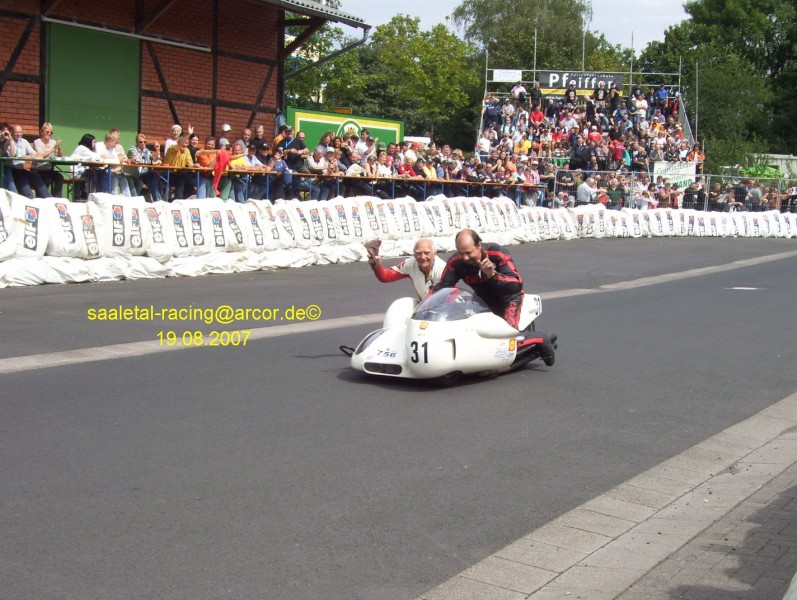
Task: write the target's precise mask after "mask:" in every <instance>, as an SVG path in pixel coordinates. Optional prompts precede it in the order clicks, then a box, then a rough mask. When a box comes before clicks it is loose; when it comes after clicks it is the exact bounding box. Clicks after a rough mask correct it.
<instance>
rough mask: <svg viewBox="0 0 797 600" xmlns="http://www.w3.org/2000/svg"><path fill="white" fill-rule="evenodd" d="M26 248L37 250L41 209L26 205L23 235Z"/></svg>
mask: <svg viewBox="0 0 797 600" xmlns="http://www.w3.org/2000/svg"><path fill="white" fill-rule="evenodd" d="M23 240H24V242H25V248H27V249H28V250H35V249H36V246H37V245H38V243H39V209H38V208H36V207H35V206H25V232H24V236H23Z"/></svg>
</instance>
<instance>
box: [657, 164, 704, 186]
mask: <svg viewBox="0 0 797 600" xmlns="http://www.w3.org/2000/svg"><path fill="white" fill-rule="evenodd" d="M696 172H697V163H696V162H667V161H666V160H657V161H656V162H654V163H653V176H654V177H658V176H659V175H661V176H662V177H664V178H665V179H668V180H669V181H670V183H677V184H678V187H679V188H680V189H684V188H685V187H687V186H688V185H689V184H690V183H692V182H693V181H694V180H695V173H696Z"/></svg>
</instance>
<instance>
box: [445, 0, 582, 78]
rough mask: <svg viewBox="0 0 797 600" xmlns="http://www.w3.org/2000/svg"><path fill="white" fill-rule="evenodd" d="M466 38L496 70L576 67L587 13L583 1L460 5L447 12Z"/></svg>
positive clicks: (481, 0)
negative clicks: (497, 67) (488, 58)
mask: <svg viewBox="0 0 797 600" xmlns="http://www.w3.org/2000/svg"><path fill="white" fill-rule="evenodd" d="M452 17H453V22H454V24H455V26H457V27H458V28H460V29H461V30H462V32H463V33H464V37H465V38H466V39H470V40H474V42H476V43H477V44H479V45H480V46H481V47H482V48H483V49H484V50H485V51H487V52H489V55H490V64H494V65H501V68H509V69H513V68H514V69H521V68H522V69H529V68H532V67H533V66H534V32H535V30H536V32H537V68H538V69H559V68H571V67H572V66H573V65H578V64H581V54H582V52H581V50H582V48H581V46H582V32H583V31H584V30H585V29H587V28H588V23H589V21H590V20H591V18H592V8H591V4H590V2H589V1H588V0H564V1H563V0H512V1H507V0H463V2H462V3H461V4H460V5H459V6H458V7H457V8H456V9H455V10H454V12H453V13H452Z"/></svg>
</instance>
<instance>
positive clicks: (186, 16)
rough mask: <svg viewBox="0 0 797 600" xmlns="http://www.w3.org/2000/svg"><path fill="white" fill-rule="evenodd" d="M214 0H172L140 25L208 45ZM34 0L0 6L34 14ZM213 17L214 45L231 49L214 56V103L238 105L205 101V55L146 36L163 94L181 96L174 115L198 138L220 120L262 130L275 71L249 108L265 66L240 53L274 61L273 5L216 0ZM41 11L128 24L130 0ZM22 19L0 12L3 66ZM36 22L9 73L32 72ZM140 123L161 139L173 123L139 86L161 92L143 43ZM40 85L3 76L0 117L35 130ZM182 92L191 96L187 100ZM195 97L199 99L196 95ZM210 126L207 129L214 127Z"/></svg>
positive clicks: (151, 5)
mask: <svg viewBox="0 0 797 600" xmlns="http://www.w3.org/2000/svg"><path fill="white" fill-rule="evenodd" d="M215 1H216V0H178V1H177V2H175V3H174V4H172V5H171V6H170V7H169V8H168V9H167V10H165V11H164V12H163V14H161V15H160V16H159V17H158V19H157V20H155V21H154V22H153V23H152V24H151V25H150V26H149V27H147V28H146V30H144V31H143V32H142V34H143V35H147V36H152V37H166V38H169V39H172V40H179V41H184V42H186V43H188V44H192V45H197V46H204V47H211V46H212V45H213V19H214V11H213V7H214V2H215ZM161 3H162V0H144V2H143V3H142V7H143V13H144V15H147V14H150V11H152V10H154V9H155V8H156V7H158V6H160V5H161ZM39 6H40V2H39V1H38V0H0V11H2V10H6V11H13V12H15V13H25V14H33V15H36V14H38V11H39ZM218 7H219V18H218V23H217V29H218V39H219V50H220V51H221V52H227V53H234V54H236V55H238V56H236V57H230V56H223V57H219V58H218V71H217V84H216V89H217V94H216V99H217V100H218V101H220V102H228V103H235V104H237V105H243V106H217V107H216V110H215V123H214V110H213V107H212V105H211V103H212V101H213V99H214V98H213V77H212V76H213V58H212V55H211V54H210V53H208V52H201V51H196V50H190V49H184V48H180V47H176V46H170V45H166V44H158V43H153V45H152V47H153V49H154V54H155V57H156V59H157V61H158V63H159V65H160V68H161V71H162V73H163V76H164V79H165V83H166V88H167V89H168V91H169V93H170V94H174V95H177V96H182V97H183V99H180V100H175V101H174V102H173V105H174V108H175V110H176V113H177V122H179V123H180V124H181V125H183V126H185V125H187V124H189V123H190V124H191V125H193V126H194V130H195V131H197V133H199V134H200V136H201V137H202V138H204V137H205V136H206V135H209V134H218V133H220V127H221V124H222V123H229V124H230V125H231V126H232V127H233V133H234V134H235V136H236V138H237V135H238V134H239V132H240V130H241V129H242V128H243V127H245V126H246V125H247V124H248V123H249V122H250V121H253V122H254V123H262V124H263V125H265V127H266V133H267V135H268V136H269V137H270V136H271V135H272V134H273V129H274V127H273V125H274V111H275V110H276V108H278V104H279V102H278V98H277V91H278V81H279V71H278V70H277V69H274V72H273V73H272V76H271V79H270V83H269V86H268V88H267V89H266V91H265V94H264V95H263V98H262V99H261V100H260V106H261V108H265V110H256V111H255V113H254V115H253V111H252V108H251V107H252V106H253V105H254V104H255V102H256V100H257V96H258V94H259V92H260V89H261V87H262V85H263V82H264V80H265V78H266V75H267V73H268V72H269V69H270V67H269V65H267V64H262V62H252V61H250V60H245V59H242V58H241V57H256V58H257V59H270V60H275V59H276V55H277V32H278V27H277V19H278V18H279V16H280V14H281V11H280V10H279V9H277V8H276V7H273V6H268V5H266V4H264V3H262V2H259V1H257V0H218ZM49 16H51V17H53V18H58V19H64V20H73V19H74V20H78V21H83V22H87V23H91V24H94V25H100V26H107V27H110V28H115V29H120V30H124V31H131V32H132V31H133V30H134V29H135V22H136V0H114V1H113V2H107V1H106V0H62V1H61V2H60V3H59V4H57V5H56V8H55V10H54V11H53V12H52V14H50V15H49ZM26 24H27V21H25V20H21V19H14V18H11V17H9V16H3V15H0V31H3V35H2V36H0V65H5V64H6V63H7V61H8V58H9V56H10V55H11V53H12V52H13V50H14V48H15V46H16V44H17V42H18V41H19V37H20V35H21V33H22V31H23V30H24V28H25V25H26ZM39 35H40V25H39V24H38V23H37V24H36V26H35V28H34V31H33V34H32V35H31V37H30V39H29V41H28V43H27V44H26V45H25V49H24V52H23V53H22V55H21V56H20V59H19V61H18V62H17V65H16V67H15V68H14V73H24V74H30V75H35V76H38V75H39V62H40V58H39V55H40V40H39ZM43 85H44V82H42V86H43ZM140 87H141V89H142V91H143V93H142V95H141V100H140V102H141V109H140V114H141V122H140V124H139V125H140V127H139V128H140V130H141V131H143V132H144V133H146V134H147V136H148V137H150V138H151V139H161V140H162V139H163V138H165V136H166V135H168V132H169V130H170V128H171V126H172V124H173V123H174V122H175V119H174V116H173V115H172V112H171V110H170V108H169V104H168V102H167V100H166V99H165V98H156V97H150V96H148V95H147V92H154V93H158V92H163V86H162V84H161V82H160V80H159V78H158V75H157V72H156V69H155V63H154V61H153V58H152V56H151V55H150V52H149V50H148V49H147V46H146V44H144V43H143V42H142V49H141V82H140ZM41 93H43V92H42V91H41V86H40V85H39V84H38V83H27V82H16V81H8V82H6V84H5V86H4V88H3V91H2V93H0V106H2V108H0V119H2V120H9V121H12V122H19V123H21V124H22V125H23V126H24V127H25V132H26V133H30V134H35V133H36V132H37V130H38V126H39V122H40V121H41V120H42V119H43V118H44V115H39V98H40V94H41ZM185 97H190V98H194V99H197V101H193V102H192V101H188V100H186V99H185ZM199 99H202V100H199ZM214 125H215V130H216V131H213V129H214Z"/></svg>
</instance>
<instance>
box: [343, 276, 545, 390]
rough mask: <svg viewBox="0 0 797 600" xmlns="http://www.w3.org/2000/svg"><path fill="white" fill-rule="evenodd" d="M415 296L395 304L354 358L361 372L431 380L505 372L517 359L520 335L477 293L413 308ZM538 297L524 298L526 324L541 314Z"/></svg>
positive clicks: (447, 292)
mask: <svg viewBox="0 0 797 600" xmlns="http://www.w3.org/2000/svg"><path fill="white" fill-rule="evenodd" d="M413 306H414V302H413V301H412V299H411V298H400V299H398V300H396V301H395V302H394V303H393V304H391V306H390V308H389V309H388V311H387V313H386V314H385V320H384V324H383V327H382V329H378V330H376V331H374V332H371V333H370V334H368V335H367V336H366V337H365V339H363V341H362V342H360V344H359V345H358V346H357V348H356V349H355V350H354V353H353V354H352V357H351V366H352V367H353V368H354V369H357V370H359V371H365V372H366V373H371V374H374V375H385V376H389V377H406V378H410V379H432V378H437V377H445V376H447V375H451V374H460V373H461V374H470V373H482V372H491V371H494V372H501V371H504V370H507V369H508V368H509V367H510V366H511V365H512V363H513V362H514V361H515V358H516V355H517V346H518V340H517V337H518V335H520V332H519V331H518V330H517V329H515V328H514V327H512V326H510V325H509V324H508V323H507V322H506V321H504V319H502V318H501V317H499V316H497V315H495V314H493V313H492V312H491V311H490V309H489V307H488V306H487V305H486V304H485V303H484V302H483V301H482V300H481V299H480V298H478V297H477V296H475V295H473V293H472V292H469V291H465V290H460V289H457V288H446V289H443V290H439V291H437V292H435V293H434V294H432V295H431V296H429V297H428V298H426V299H425V300H423V302H421V303H420V304H419V305H418V306H417V308H415V309H414V310H413ZM541 308H542V302H541V300H540V297H539V296H536V295H533V294H527V295H526V296H525V298H524V302H523V309H522V317H521V326H522V327H524V328H525V327H529V326H530V325H531V323H532V321H533V320H534V319H535V318H536V317H537V315H539V314H540V312H541Z"/></svg>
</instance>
